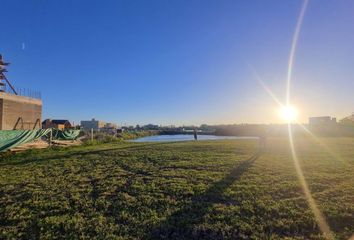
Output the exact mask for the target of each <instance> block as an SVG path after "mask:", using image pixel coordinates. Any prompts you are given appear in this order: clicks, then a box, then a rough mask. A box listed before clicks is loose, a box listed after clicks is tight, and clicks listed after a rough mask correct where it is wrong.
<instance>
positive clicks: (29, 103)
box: [0, 93, 42, 130]
mask: <svg viewBox="0 0 354 240" xmlns="http://www.w3.org/2000/svg"><path fill="white" fill-rule="evenodd" d="M41 118H42V101H41V100H38V99H34V98H29V97H23V96H17V95H13V94H8V93H0V130H13V129H15V128H16V129H33V128H36V129H38V128H41V121H42V119H41ZM19 119H20V120H19ZM21 119H22V120H21ZM37 120H38V121H39V122H38V121H37ZM17 122H18V123H17ZM16 123H17V125H16ZM35 124H36V126H35Z"/></svg>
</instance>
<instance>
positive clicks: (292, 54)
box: [286, 0, 308, 105]
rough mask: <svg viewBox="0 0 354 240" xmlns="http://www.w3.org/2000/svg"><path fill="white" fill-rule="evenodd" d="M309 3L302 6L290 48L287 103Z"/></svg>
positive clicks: (305, 0) (287, 102) (306, 2)
mask: <svg viewBox="0 0 354 240" xmlns="http://www.w3.org/2000/svg"><path fill="white" fill-rule="evenodd" d="M307 4H308V0H304V3H303V5H302V7H301V11H300V15H299V19H298V21H297V23H296V28H295V32H294V37H293V41H292V44H291V49H290V56H289V62H288V74H287V77H286V104H287V105H289V103H290V84H291V77H292V71H293V64H294V58H295V52H296V47H297V41H298V39H299V34H300V30H301V25H302V21H303V19H304V16H305V12H306V9H307Z"/></svg>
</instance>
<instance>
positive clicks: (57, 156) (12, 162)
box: [0, 142, 175, 166]
mask: <svg viewBox="0 0 354 240" xmlns="http://www.w3.org/2000/svg"><path fill="white" fill-rule="evenodd" d="M171 143H175V142H163V143H146V144H134V145H130V146H123V147H122V146H119V145H117V146H115V147H112V148H104V149H98V150H96V149H93V150H88V149H80V150H73V151H72V152H69V153H65V152H62V151H58V152H55V151H53V152H52V153H51V154H52V156H49V157H36V156H34V155H32V156H26V155H25V156H24V158H23V159H21V160H17V159H9V160H6V161H4V162H1V161H0V166H20V165H24V164H30V163H41V162H46V161H51V160H65V159H68V158H70V157H83V156H86V155H90V154H100V153H105V152H110V151H119V150H131V149H132V150H141V149H144V148H145V147H149V146H158V145H164V144H171ZM97 148H100V145H97ZM69 151H70V149H69ZM46 154H49V153H46Z"/></svg>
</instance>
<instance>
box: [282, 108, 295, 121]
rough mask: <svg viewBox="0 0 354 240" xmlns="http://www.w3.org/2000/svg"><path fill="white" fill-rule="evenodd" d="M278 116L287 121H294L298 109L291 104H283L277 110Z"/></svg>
mask: <svg viewBox="0 0 354 240" xmlns="http://www.w3.org/2000/svg"><path fill="white" fill-rule="evenodd" d="M279 115H280V117H281V118H282V119H283V120H285V121H287V122H294V121H295V120H297V117H298V110H297V109H296V108H295V107H293V106H290V105H288V106H284V107H282V108H281V109H280V110H279Z"/></svg>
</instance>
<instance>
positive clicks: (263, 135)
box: [258, 130, 267, 151]
mask: <svg viewBox="0 0 354 240" xmlns="http://www.w3.org/2000/svg"><path fill="white" fill-rule="evenodd" d="M258 138H259V150H261V151H264V150H265V149H266V145H267V133H266V131H265V130H264V131H261V133H260V134H259V137H258Z"/></svg>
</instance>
